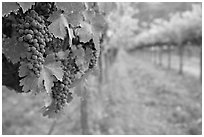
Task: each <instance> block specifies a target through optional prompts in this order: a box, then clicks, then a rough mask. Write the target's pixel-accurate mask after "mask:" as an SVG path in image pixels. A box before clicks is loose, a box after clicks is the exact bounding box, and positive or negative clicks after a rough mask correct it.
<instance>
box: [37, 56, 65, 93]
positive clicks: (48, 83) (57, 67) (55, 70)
mask: <svg viewBox="0 0 204 137" xmlns="http://www.w3.org/2000/svg"><path fill="white" fill-rule="evenodd" d="M63 75H64V72H63V70H62V67H61V63H60V62H56V61H55V57H54V54H50V55H48V56H47V57H46V59H45V64H44V66H43V69H42V71H41V73H40V79H43V80H44V86H45V89H46V91H47V93H51V90H52V89H51V88H52V87H53V85H54V83H53V82H54V81H55V77H56V79H57V80H60V81H62V78H63ZM53 76H55V77H53Z"/></svg>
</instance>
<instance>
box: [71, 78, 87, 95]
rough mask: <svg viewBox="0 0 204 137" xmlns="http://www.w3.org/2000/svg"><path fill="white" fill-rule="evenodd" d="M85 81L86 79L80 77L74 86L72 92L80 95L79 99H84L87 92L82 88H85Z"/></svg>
mask: <svg viewBox="0 0 204 137" xmlns="http://www.w3.org/2000/svg"><path fill="white" fill-rule="evenodd" d="M85 82H86V79H82V80H81V81H80V82H79V83H78V84H77V86H76V87H74V93H75V94H76V95H77V96H78V97H80V98H81V99H84V98H85V97H86V96H87V94H86V93H87V92H84V90H86V89H85V88H86V87H85V85H86V84H85Z"/></svg>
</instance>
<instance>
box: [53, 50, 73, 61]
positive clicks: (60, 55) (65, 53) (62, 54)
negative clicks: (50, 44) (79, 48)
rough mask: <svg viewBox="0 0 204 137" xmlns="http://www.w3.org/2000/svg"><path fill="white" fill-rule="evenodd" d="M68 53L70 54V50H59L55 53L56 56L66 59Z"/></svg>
mask: <svg viewBox="0 0 204 137" xmlns="http://www.w3.org/2000/svg"><path fill="white" fill-rule="evenodd" d="M69 54H70V50H66V51H59V52H58V53H56V56H57V57H58V58H59V59H66V58H67V57H68V55H69Z"/></svg>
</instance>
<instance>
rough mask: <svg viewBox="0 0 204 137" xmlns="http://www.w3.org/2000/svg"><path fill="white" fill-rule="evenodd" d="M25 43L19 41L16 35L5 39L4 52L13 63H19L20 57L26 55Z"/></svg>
mask: <svg viewBox="0 0 204 137" xmlns="http://www.w3.org/2000/svg"><path fill="white" fill-rule="evenodd" d="M24 44H25V43H23V42H18V41H17V38H16V37H12V38H8V39H5V41H4V42H3V49H2V50H3V53H4V54H5V55H6V57H7V58H8V59H10V60H11V62H12V63H14V64H15V63H17V62H19V61H20V57H25V56H26V53H27V51H26V48H25V46H24Z"/></svg>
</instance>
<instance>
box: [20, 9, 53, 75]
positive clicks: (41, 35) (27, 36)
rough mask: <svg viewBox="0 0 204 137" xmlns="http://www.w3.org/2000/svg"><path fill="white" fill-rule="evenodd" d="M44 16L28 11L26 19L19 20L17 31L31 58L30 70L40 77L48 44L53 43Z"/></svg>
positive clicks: (28, 58) (28, 57)
mask: <svg viewBox="0 0 204 137" xmlns="http://www.w3.org/2000/svg"><path fill="white" fill-rule="evenodd" d="M43 18H44V17H43V16H38V14H37V13H36V12H35V11H34V10H28V11H27V12H26V16H25V17H24V18H21V19H19V20H18V21H19V22H20V23H19V24H17V26H16V29H17V33H18V34H19V36H18V41H19V42H24V43H25V44H24V45H25V47H26V49H27V51H28V52H29V53H31V56H27V60H28V62H29V63H28V68H29V69H30V70H32V71H33V72H34V74H35V75H36V76H37V77H39V76H40V71H41V69H42V64H43V63H44V61H45V60H44V56H43V55H44V53H45V46H46V43H48V42H50V41H52V37H53V35H52V34H50V33H49V32H48V28H47V27H46V26H45V24H44V23H45V21H44V19H43Z"/></svg>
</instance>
